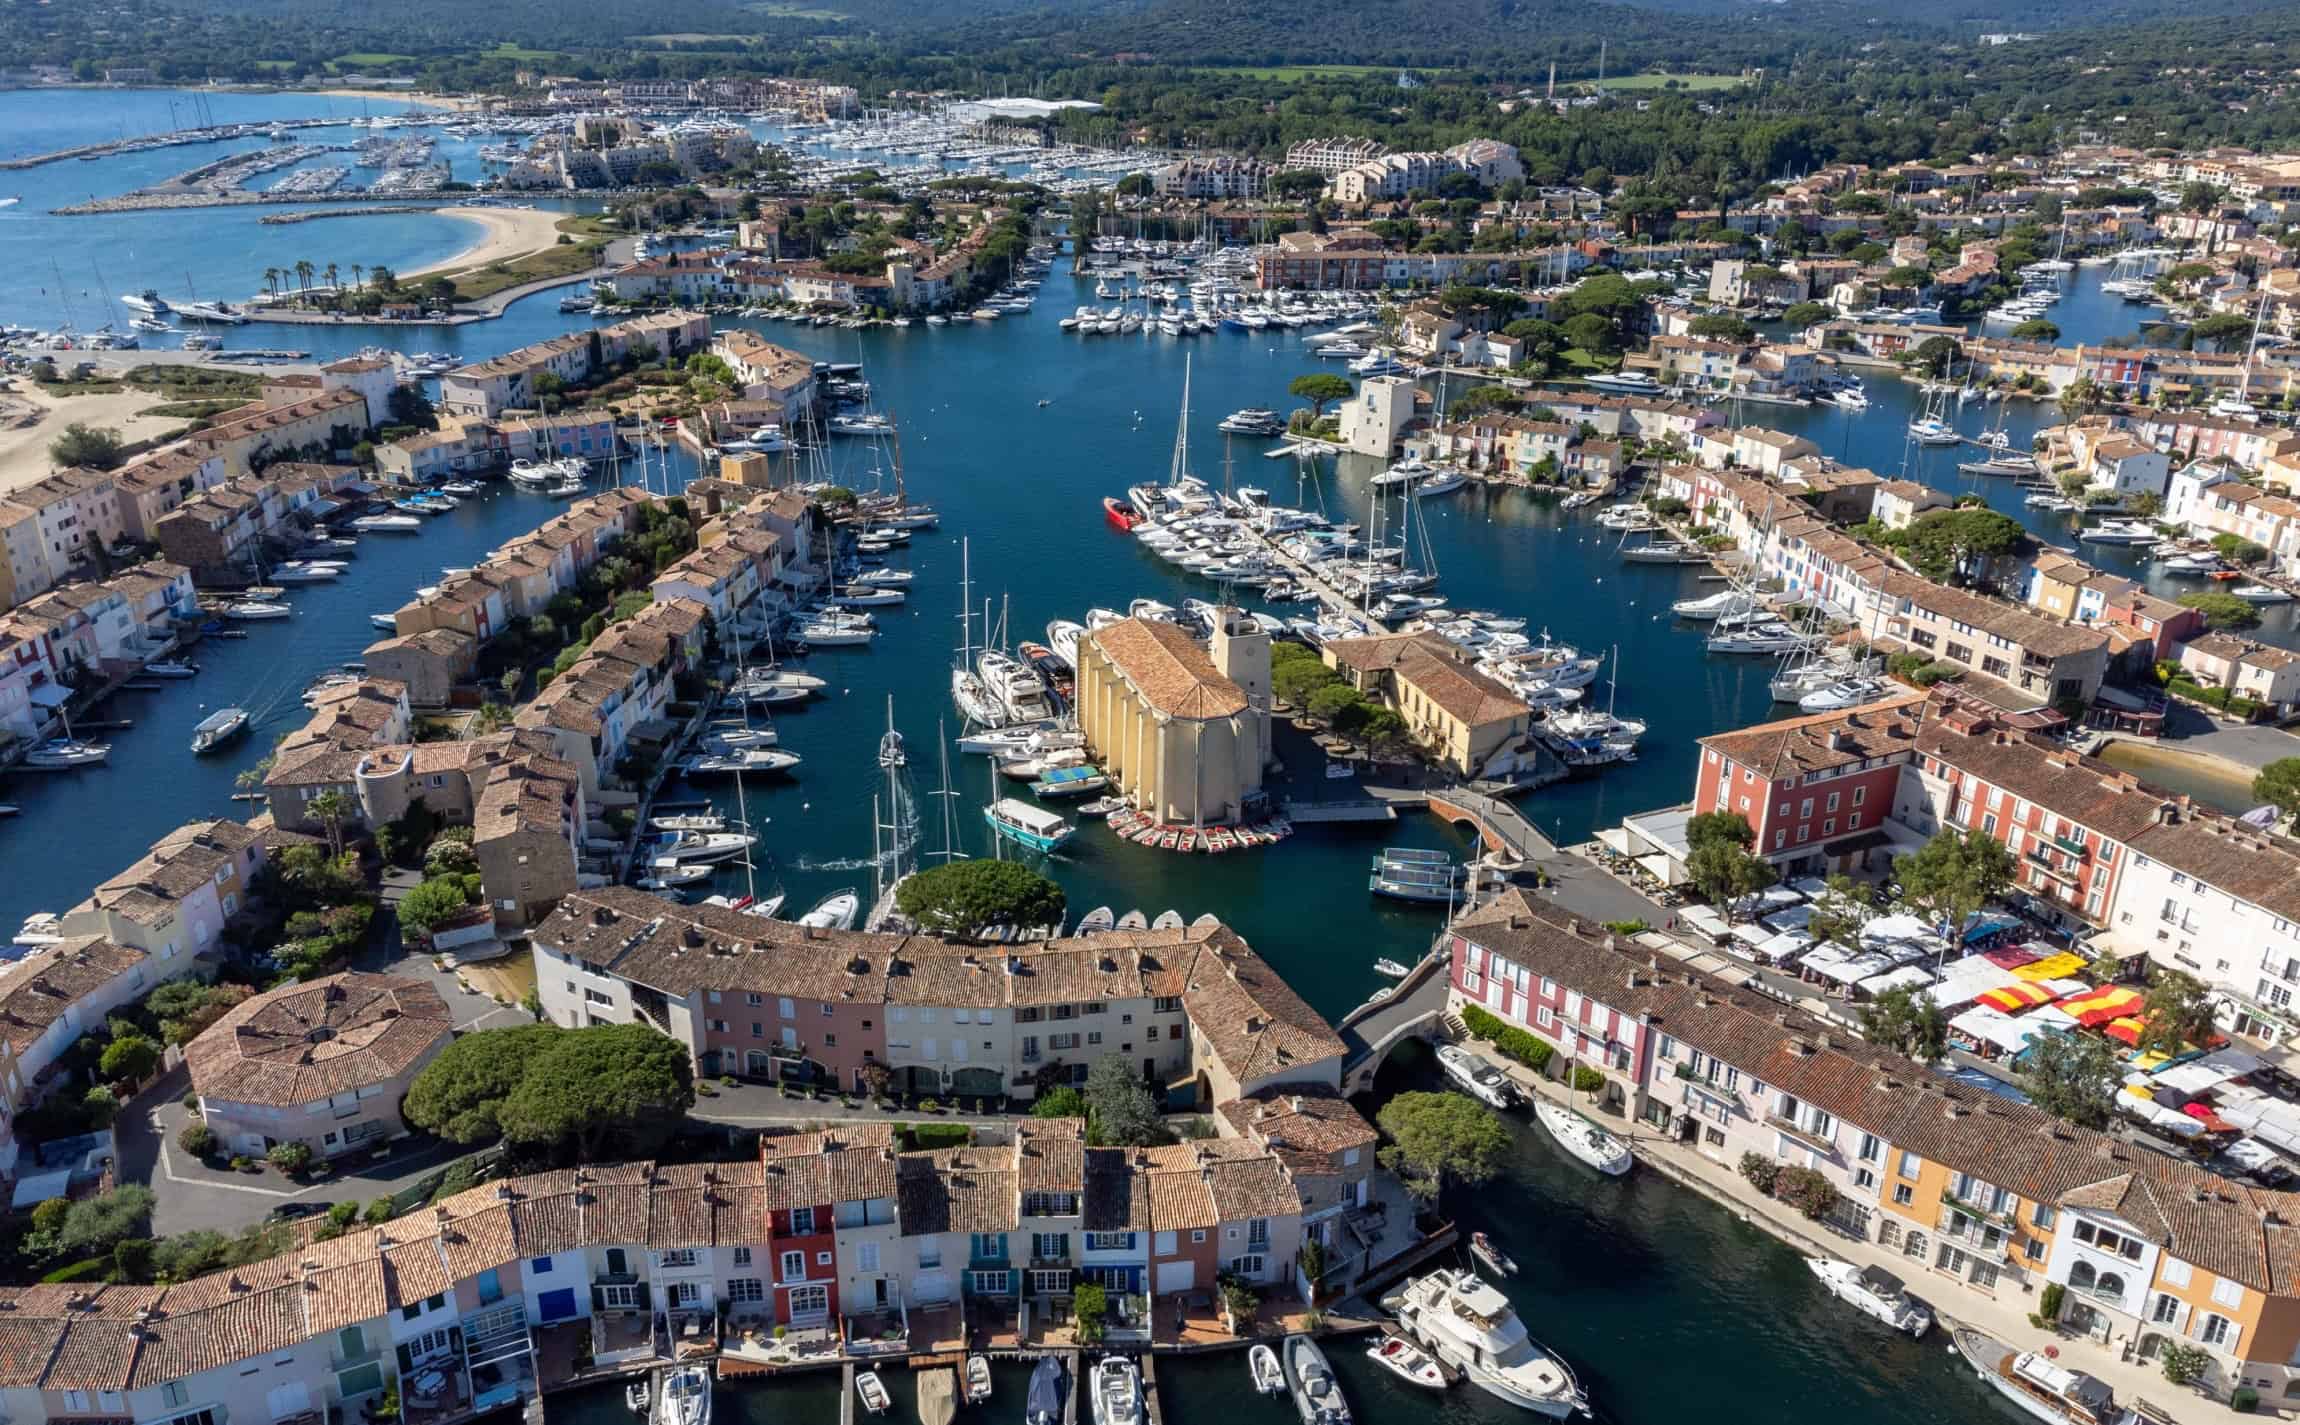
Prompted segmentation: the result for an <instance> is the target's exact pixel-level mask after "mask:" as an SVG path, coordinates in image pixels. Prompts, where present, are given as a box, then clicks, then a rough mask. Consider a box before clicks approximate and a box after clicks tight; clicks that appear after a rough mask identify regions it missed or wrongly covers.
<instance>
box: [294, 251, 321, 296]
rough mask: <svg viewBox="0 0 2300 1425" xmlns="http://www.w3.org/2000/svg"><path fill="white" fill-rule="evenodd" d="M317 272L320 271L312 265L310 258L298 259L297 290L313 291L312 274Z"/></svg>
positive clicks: (296, 269) (296, 266)
mask: <svg viewBox="0 0 2300 1425" xmlns="http://www.w3.org/2000/svg"><path fill="white" fill-rule="evenodd" d="M317 271H319V269H318V268H316V267H314V266H312V265H311V259H310V258H308V257H299V258H297V259H296V264H295V285H296V290H297V291H299V292H309V291H310V290H311V279H312V274H313V273H315V272H317Z"/></svg>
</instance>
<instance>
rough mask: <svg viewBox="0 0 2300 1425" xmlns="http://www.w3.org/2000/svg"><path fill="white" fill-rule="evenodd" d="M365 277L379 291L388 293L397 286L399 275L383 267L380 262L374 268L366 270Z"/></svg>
mask: <svg viewBox="0 0 2300 1425" xmlns="http://www.w3.org/2000/svg"><path fill="white" fill-rule="evenodd" d="M367 277H368V280H369V281H371V282H373V283H374V284H375V285H376V286H377V287H378V288H379V289H381V290H383V291H385V292H389V291H390V290H391V289H392V288H394V287H397V286H398V285H399V274H397V273H395V272H393V271H392V270H391V269H390V268H388V267H385V266H384V265H383V264H382V263H380V262H379V263H377V264H376V265H375V266H373V267H370V268H369V269H367Z"/></svg>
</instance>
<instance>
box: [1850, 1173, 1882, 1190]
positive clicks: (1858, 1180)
mask: <svg viewBox="0 0 2300 1425" xmlns="http://www.w3.org/2000/svg"><path fill="white" fill-rule="evenodd" d="M1853 1186H1854V1187H1857V1188H1866V1189H1869V1190H1871V1191H1874V1190H1875V1189H1876V1186H1877V1175H1876V1174H1875V1173H1872V1172H1870V1171H1869V1170H1868V1169H1867V1168H1855V1169H1853Z"/></svg>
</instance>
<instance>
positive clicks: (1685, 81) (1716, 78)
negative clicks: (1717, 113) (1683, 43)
mask: <svg viewBox="0 0 2300 1425" xmlns="http://www.w3.org/2000/svg"><path fill="white" fill-rule="evenodd" d="M1671 80H1675V81H1676V83H1677V87H1678V88H1679V89H1681V90H1685V91H1687V92H1690V93H1696V94H1698V93H1700V92H1702V91H1703V90H1709V89H1738V88H1740V87H1741V86H1742V85H1744V84H1746V83H1748V82H1749V81H1748V80H1746V79H1743V78H1742V77H1741V76H1740V75H1738V74H1623V75H1618V76H1613V77H1609V78H1607V80H1606V81H1605V87H1606V88H1608V89H1666V88H1668V87H1669V84H1670V81H1671Z"/></svg>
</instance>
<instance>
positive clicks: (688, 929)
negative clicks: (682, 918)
mask: <svg viewBox="0 0 2300 1425" xmlns="http://www.w3.org/2000/svg"><path fill="white" fill-rule="evenodd" d="M679 942H680V943H681V944H683V945H685V946H686V947H687V948H688V949H690V950H692V949H694V948H695V947H696V946H698V945H700V944H702V943H703V927H701V926H699V925H697V924H695V922H693V921H691V920H690V921H688V922H687V924H686V926H685V928H683V929H682V930H680V932H679Z"/></svg>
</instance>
